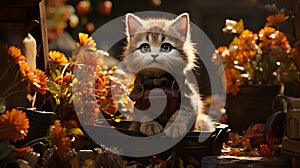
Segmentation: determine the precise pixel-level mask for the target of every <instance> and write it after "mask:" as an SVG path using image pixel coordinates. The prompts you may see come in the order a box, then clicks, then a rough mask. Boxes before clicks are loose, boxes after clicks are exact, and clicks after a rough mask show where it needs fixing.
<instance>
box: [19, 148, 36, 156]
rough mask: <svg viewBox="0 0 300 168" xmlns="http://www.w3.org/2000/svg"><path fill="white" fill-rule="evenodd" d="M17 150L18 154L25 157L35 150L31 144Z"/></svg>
mask: <svg viewBox="0 0 300 168" xmlns="http://www.w3.org/2000/svg"><path fill="white" fill-rule="evenodd" d="M16 151H17V152H18V156H20V157H23V156H25V155H26V153H27V152H31V151H33V148H32V147H31V146H27V147H24V148H16Z"/></svg>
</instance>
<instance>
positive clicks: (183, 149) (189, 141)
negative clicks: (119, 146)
mask: <svg viewBox="0 0 300 168" xmlns="http://www.w3.org/2000/svg"><path fill="white" fill-rule="evenodd" d="M128 125H129V122H126V121H125V122H124V123H122V122H121V123H119V124H118V125H117V126H116V127H115V129H117V130H119V131H120V132H122V133H124V134H127V135H130V136H142V135H141V134H140V132H138V131H130V130H127V129H126V127H127V126H128ZM85 128H88V129H89V132H90V131H91V132H94V133H96V132H99V133H100V134H101V136H104V137H105V136H111V135H104V133H105V132H106V133H107V132H109V131H108V130H107V129H112V128H111V127H105V126H101V125H96V126H86V127H85ZM124 128H125V129H124ZM229 131H230V129H228V125H226V124H219V125H218V126H217V127H216V129H215V131H212V132H197V131H190V132H189V133H188V134H187V135H186V136H185V137H184V138H183V139H182V140H181V141H179V142H178V143H177V144H176V145H174V146H173V147H172V148H171V149H169V150H167V151H164V152H162V153H159V154H157V156H158V157H159V158H161V159H163V160H167V159H168V157H170V155H171V154H172V152H175V153H176V156H177V157H179V158H181V159H182V160H183V161H184V164H188V163H189V162H190V160H194V161H196V162H198V163H199V164H201V159H202V158H203V157H205V156H217V155H220V154H221V149H222V147H223V143H224V142H226V141H227V139H228V133H229ZM207 136H208V138H207V139H206V140H204V141H203V142H199V137H200V138H201V137H207ZM113 138H114V139H120V137H113ZM98 145H101V144H98ZM129 145H132V144H129ZM141 150H142V149H141ZM125 159H126V160H127V161H129V162H130V161H137V162H140V163H143V164H144V165H148V164H149V160H151V156H149V157H125ZM198 166H200V165H198ZM198 166H196V167H198Z"/></svg>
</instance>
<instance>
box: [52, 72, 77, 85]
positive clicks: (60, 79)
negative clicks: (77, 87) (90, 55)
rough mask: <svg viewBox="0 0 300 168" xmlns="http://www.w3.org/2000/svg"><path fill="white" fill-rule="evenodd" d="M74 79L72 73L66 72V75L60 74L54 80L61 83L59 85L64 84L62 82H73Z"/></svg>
mask: <svg viewBox="0 0 300 168" xmlns="http://www.w3.org/2000/svg"><path fill="white" fill-rule="evenodd" d="M73 79H74V76H73V75H71V74H66V75H65V76H63V77H62V76H58V77H57V78H55V80H54V82H55V83H57V84H59V85H62V84H66V85H68V84H71V83H72V81H73Z"/></svg>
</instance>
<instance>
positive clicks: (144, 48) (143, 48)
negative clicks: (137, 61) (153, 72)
mask: <svg viewBox="0 0 300 168" xmlns="http://www.w3.org/2000/svg"><path fill="white" fill-rule="evenodd" d="M139 49H140V51H141V52H142V53H146V52H150V51H151V48H150V45H149V44H147V43H143V44H141V45H140V47H139Z"/></svg>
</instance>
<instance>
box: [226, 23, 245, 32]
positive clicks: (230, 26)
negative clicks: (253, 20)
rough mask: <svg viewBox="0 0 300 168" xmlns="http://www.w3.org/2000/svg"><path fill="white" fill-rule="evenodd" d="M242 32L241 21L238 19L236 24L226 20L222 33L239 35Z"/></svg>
mask: <svg viewBox="0 0 300 168" xmlns="http://www.w3.org/2000/svg"><path fill="white" fill-rule="evenodd" d="M243 30H244V22H243V19H240V20H239V21H238V22H237V21H234V20H230V19H226V23H225V27H224V28H223V32H229V33H237V34H240V33H241V32H242V31H243Z"/></svg>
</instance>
